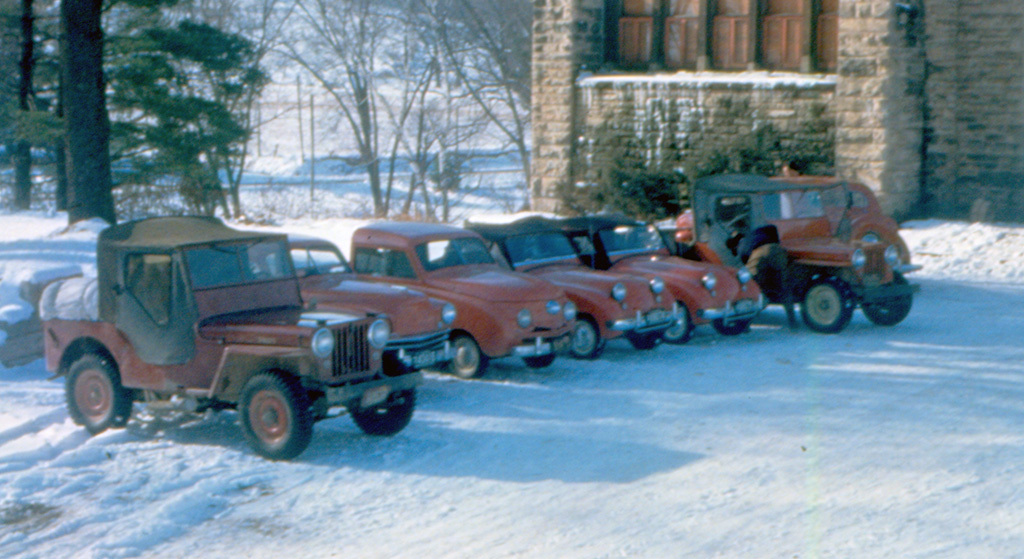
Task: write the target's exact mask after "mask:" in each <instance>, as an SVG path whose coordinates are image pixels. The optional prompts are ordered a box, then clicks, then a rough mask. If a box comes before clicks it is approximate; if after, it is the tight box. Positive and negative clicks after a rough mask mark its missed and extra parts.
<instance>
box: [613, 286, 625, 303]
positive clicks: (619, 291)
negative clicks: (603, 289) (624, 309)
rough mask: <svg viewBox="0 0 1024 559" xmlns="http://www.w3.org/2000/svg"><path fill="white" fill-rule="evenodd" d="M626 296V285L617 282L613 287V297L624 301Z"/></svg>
mask: <svg viewBox="0 0 1024 559" xmlns="http://www.w3.org/2000/svg"><path fill="white" fill-rule="evenodd" d="M625 298H626V286H625V285H623V284H622V283H617V284H615V285H614V286H613V287H612V299H615V300H616V301H618V302H620V303H621V302H622V301H623V299H625Z"/></svg>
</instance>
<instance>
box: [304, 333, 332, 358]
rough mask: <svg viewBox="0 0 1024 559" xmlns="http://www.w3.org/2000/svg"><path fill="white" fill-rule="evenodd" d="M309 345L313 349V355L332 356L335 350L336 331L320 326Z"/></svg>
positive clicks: (320, 356)
mask: <svg viewBox="0 0 1024 559" xmlns="http://www.w3.org/2000/svg"><path fill="white" fill-rule="evenodd" d="M309 346H310V349H312V350H313V355H316V356H317V357H319V358H321V359H325V358H327V357H330V355H331V353H333V352H334V333H333V332H331V331H330V330H328V329H327V328H320V329H319V330H317V331H316V332H314V333H313V338H312V339H311V340H310V344H309Z"/></svg>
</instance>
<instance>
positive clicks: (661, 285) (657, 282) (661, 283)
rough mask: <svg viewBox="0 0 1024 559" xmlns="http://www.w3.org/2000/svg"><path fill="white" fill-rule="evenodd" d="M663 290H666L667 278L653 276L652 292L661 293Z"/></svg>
mask: <svg viewBox="0 0 1024 559" xmlns="http://www.w3.org/2000/svg"><path fill="white" fill-rule="evenodd" d="M663 291H665V280H663V279H661V278H660V277H658V276H654V277H653V278H651V293H654V294H655V295H661V293H662V292H663Z"/></svg>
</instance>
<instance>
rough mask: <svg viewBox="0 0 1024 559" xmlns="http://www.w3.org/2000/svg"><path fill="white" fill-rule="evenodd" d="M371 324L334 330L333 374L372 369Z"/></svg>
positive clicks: (343, 374)
mask: <svg viewBox="0 0 1024 559" xmlns="http://www.w3.org/2000/svg"><path fill="white" fill-rule="evenodd" d="M369 329H370V325H369V324H363V325H360V326H352V327H350V328H344V329H341V330H335V331H334V342H335V344H334V363H333V374H334V376H335V377H336V378H338V377H345V376H350V375H353V374H358V373H367V372H369V371H370V366H371V362H372V358H371V353H372V351H371V349H370V341H369V340H368V339H367V331H368V330H369Z"/></svg>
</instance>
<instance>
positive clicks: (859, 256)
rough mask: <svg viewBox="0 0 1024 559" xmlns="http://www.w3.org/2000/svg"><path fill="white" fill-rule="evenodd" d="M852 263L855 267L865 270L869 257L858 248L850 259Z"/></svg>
mask: <svg viewBox="0 0 1024 559" xmlns="http://www.w3.org/2000/svg"><path fill="white" fill-rule="evenodd" d="M850 262H853V265H854V266H856V267H857V268H863V267H864V266H866V265H867V263H868V257H867V255H866V254H864V251H863V250H861V249H859V248H858V249H857V250H855V251H853V256H851V257H850Z"/></svg>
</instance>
